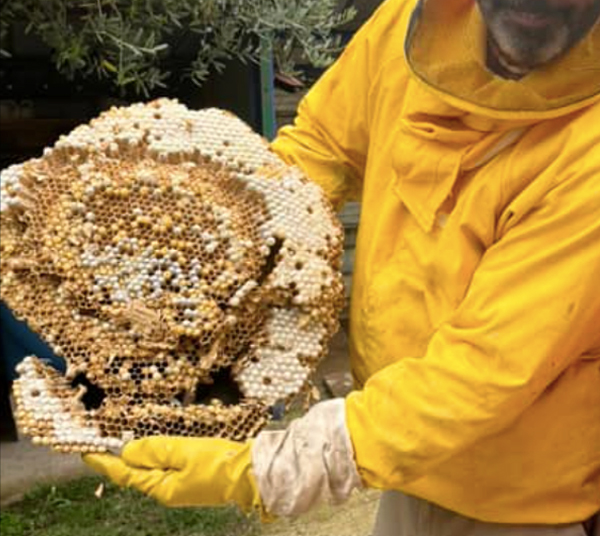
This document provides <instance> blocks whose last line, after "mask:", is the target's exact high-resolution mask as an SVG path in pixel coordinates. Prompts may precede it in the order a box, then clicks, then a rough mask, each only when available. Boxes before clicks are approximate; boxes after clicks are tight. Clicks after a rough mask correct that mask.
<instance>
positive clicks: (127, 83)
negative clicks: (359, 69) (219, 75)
mask: <svg viewBox="0 0 600 536" xmlns="http://www.w3.org/2000/svg"><path fill="white" fill-rule="evenodd" d="M337 4H338V1H337V0H252V1H249V0H44V1H43V2H40V1H39V0H7V1H6V2H3V3H2V5H1V7H0V21H1V22H0V38H1V41H2V46H1V47H0V53H1V54H2V55H3V56H8V55H10V50H9V47H7V45H6V43H7V41H8V36H9V35H10V30H11V28H12V27H14V25H15V24H16V23H25V24H26V30H27V31H28V32H33V33H35V34H37V35H38V36H39V37H40V38H41V39H42V40H43V42H44V43H46V45H48V46H49V47H50V49H51V50H52V55H53V60H54V62H55V63H56V66H57V67H58V69H59V70H60V71H61V72H62V73H64V74H65V75H67V76H69V77H73V76H74V75H75V74H82V75H84V76H90V75H96V76H98V77H100V78H107V79H110V80H111V81H112V83H114V84H115V85H116V86H117V87H118V88H119V89H121V90H129V89H133V91H134V92H135V93H137V94H144V95H147V94H148V93H149V91H151V90H152V89H155V88H157V87H161V86H163V85H164V82H165V80H166V78H167V77H168V76H169V74H170V69H169V66H170V64H172V62H173V61H174V60H178V59H180V58H181V57H182V54H183V57H185V61H186V65H187V67H186V69H185V73H186V75H187V76H189V77H191V79H192V80H193V81H194V82H195V83H196V84H199V85H200V84H202V82H204V80H206V78H207V77H208V75H209V73H210V72H211V71H212V70H213V69H214V70H216V71H221V70H222V69H223V68H224V66H225V63H226V62H227V61H228V60H230V59H233V58H238V59H240V60H242V61H258V60H259V58H260V52H261V46H264V44H265V43H267V44H268V46H269V47H270V48H271V49H272V51H273V57H274V59H275V63H276V67H277V69H279V70H280V71H282V72H284V73H286V74H295V72H294V69H295V67H294V66H295V63H296V61H295V60H296V59H301V60H304V61H308V62H309V63H311V64H313V65H315V66H318V67H321V66H326V65H327V64H328V63H330V62H331V61H332V60H333V58H334V56H335V54H336V53H337V51H339V47H340V42H339V38H337V37H336V36H334V35H333V30H334V29H335V28H336V27H338V26H339V25H342V24H344V23H346V22H347V21H349V20H350V19H351V18H352V17H353V16H354V10H352V9H350V10H344V11H338V10H337ZM190 51H191V54H190Z"/></svg>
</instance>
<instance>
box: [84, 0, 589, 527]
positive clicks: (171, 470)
mask: <svg viewBox="0 0 600 536" xmlns="http://www.w3.org/2000/svg"><path fill="white" fill-rule="evenodd" d="M599 19H600V0H477V1H475V0H423V1H419V2H417V1H416V0H388V1H387V2H385V3H383V5H382V6H381V7H380V8H379V9H378V11H377V12H376V13H375V15H374V16H373V17H372V18H371V19H370V20H369V21H368V22H367V23H366V24H365V25H364V26H363V28H362V29H361V30H360V31H359V32H358V33H357V35H356V36H355V37H354V39H353V40H352V42H351V43H350V44H349V45H348V47H347V48H346V50H345V52H344V54H343V55H342V56H341V58H340V59H339V60H338V61H337V63H335V64H334V65H333V67H331V68H330V69H329V70H328V71H327V72H326V73H325V75H324V76H323V77H322V78H321V79H320V80H319V82H318V83H317V84H316V85H315V86H314V87H313V89H312V90H311V91H310V93H309V94H308V95H307V96H306V98H304V100H303V101H302V102H301V104H300V107H299V111H298V116H297V118H296V121H295V124H294V125H293V126H290V127H286V128H283V129H282V130H281V132H280V133H279V136H278V137H277V139H276V140H275V141H274V143H273V150H274V151H275V152H277V154H279V155H280V156H281V157H282V158H283V159H284V160H285V161H287V162H288V163H290V164H297V165H298V166H300V167H301V168H302V169H303V170H304V171H305V172H306V173H307V175H308V176H309V177H311V178H312V179H313V180H314V181H316V182H318V183H319V184H321V185H322V187H323V188H324V190H325V191H326V193H327V195H328V196H329V198H330V199H331V201H332V202H333V203H334V204H335V205H336V206H338V207H341V206H342V204H343V203H344V201H346V200H348V199H359V200H360V201H361V204H362V214H361V221H360V228H359V233H358V241H357V246H356V262H355V268H354V280H353V281H354V282H353V289H352V305H351V329H350V336H351V343H350V346H351V351H350V353H351V356H350V357H351V363H352V371H353V374H354V378H355V381H356V390H355V391H353V392H352V393H351V394H350V395H349V396H348V397H347V398H346V399H345V400H342V399H335V400H329V401H325V402H322V403H319V404H317V405H315V406H314V407H313V408H312V409H311V410H310V411H309V412H308V413H307V414H306V415H305V416H304V417H302V418H300V419H298V420H296V421H294V422H293V423H292V424H291V425H290V426H289V428H288V429H287V430H284V431H270V432H262V433H260V434H259V435H258V437H256V438H255V439H254V440H252V441H249V442H247V443H236V442H232V441H227V440H222V439H206V438H198V439H197V438H165V437H153V438H147V439H141V440H137V441H133V442H131V443H130V444H128V445H127V447H126V448H125V449H124V452H123V453H122V456H121V457H115V456H111V455H89V456H87V457H86V461H87V463H89V464H90V465H91V466H92V467H93V468H95V469H96V470H98V471H99V472H101V473H103V474H105V475H108V476H109V477H110V478H111V479H113V480H114V481H115V482H116V483H118V484H119V485H122V486H132V487H135V488H138V489H140V490H141V491H142V492H144V493H146V494H148V495H150V496H152V497H154V498H156V499H157V500H158V501H160V502H162V503H164V504H167V505H173V506H178V505H218V504H222V503H229V502H235V503H238V504H239V505H240V506H241V507H243V508H244V509H246V510H249V509H252V508H257V509H259V510H260V511H261V512H262V514H263V516H264V517H265V518H268V517H270V516H291V515H296V514H300V513H302V512H304V511H306V510H308V509H309V508H311V507H312V506H313V505H314V504H316V503H317V502H318V501H319V500H321V499H330V500H333V501H334V502H341V501H344V500H345V499H347V498H348V497H349V496H350V494H351V493H352V491H353V490H354V489H356V488H361V487H366V488H378V489H382V490H385V492H384V493H383V496H382V500H381V505H380V509H379V513H378V516H377V521H376V526H375V529H374V534H375V535H376V536H478V535H494V536H504V535H507V536H508V535H515V536H518V535H523V536H529V535H531V536H534V535H535V536H546V535H554V536H584V535H585V534H594V535H596V536H597V535H598V534H599V533H600V526H599V525H598V515H597V513H598V511H599V510H600V23H599V22H598V21H599ZM594 523H596V525H595V527H594ZM586 531H587V532H586Z"/></svg>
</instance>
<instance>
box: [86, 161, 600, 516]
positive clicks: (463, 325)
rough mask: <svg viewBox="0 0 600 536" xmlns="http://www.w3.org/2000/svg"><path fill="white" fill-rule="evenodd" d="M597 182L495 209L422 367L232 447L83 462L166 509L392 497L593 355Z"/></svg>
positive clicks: (568, 184)
mask: <svg viewBox="0 0 600 536" xmlns="http://www.w3.org/2000/svg"><path fill="white" fill-rule="evenodd" d="M599 173H600V169H596V170H595V171H594V172H593V173H592V172H587V173H586V172H580V173H578V175H577V176H576V177H570V178H569V180H565V181H563V182H562V183H560V184H558V185H557V186H556V187H555V188H554V189H553V190H552V191H551V192H549V193H548V194H547V195H546V197H545V198H544V200H543V202H542V203H541V204H539V206H538V207H537V208H536V209H535V210H533V211H529V212H527V213H521V212H520V211H519V208H518V206H515V207H514V211H507V212H506V214H507V215H506V216H505V217H504V218H505V220H506V221H501V223H500V225H501V226H504V228H505V232H504V234H503V236H502V237H501V238H499V239H498V240H497V242H496V243H495V244H494V245H493V246H492V247H490V248H489V249H488V250H487V252H486V253H485V254H484V256H483V258H482V261H481V264H480V266H479V267H478V269H477V270H476V273H475V275H474V277H473V280H472V283H471V285H470V288H469V290H468V292H467V295H466V296H465V298H464V300H463V302H462V303H461V304H460V306H459V307H458V308H457V310H456V312H455V314H454V315H452V317H451V318H449V319H448V320H447V321H446V322H445V323H444V324H443V325H441V326H440V327H439V329H438V330H437V332H436V333H435V334H434V336H433V337H432V339H431V342H430V344H429V346H428V350H427V353H426V355H424V356H421V357H419V356H416V357H415V358H404V359H401V360H400V361H398V362H397V363H395V364H393V365H390V366H388V367H386V368H384V369H383V370H381V371H380V372H378V373H377V374H375V375H374V376H373V377H372V378H371V379H370V380H369V381H368V382H367V383H366V385H365V387H364V389H363V390H361V391H355V392H353V393H351V394H350V395H349V396H348V398H347V399H346V400H345V401H344V400H342V399H334V400H330V401H325V402H321V403H319V404H316V405H315V406H314V407H313V408H312V409H311V411H310V412H309V413H308V414H306V415H305V416H303V417H301V418H299V419H296V420H295V421H293V422H292V424H291V425H290V426H289V427H288V428H287V429H286V430H281V431H265V432H261V433H260V434H259V435H258V436H257V438H256V439H254V440H252V441H251V442H249V443H246V444H239V443H235V442H229V441H225V440H215V439H194V438H161V437H156V438H148V439H144V440H141V441H134V442H132V443H131V444H130V445H128V446H127V447H126V449H125V452H124V460H121V459H119V458H114V457H110V456H107V455H93V456H88V457H87V461H88V463H90V464H91V465H92V466H93V467H94V468H95V469H97V470H98V471H100V472H102V473H104V474H106V475H108V476H110V477H111V478H112V479H113V480H115V481H117V482H118V483H120V484H121V485H128V486H134V487H137V488H138V489H141V490H142V491H144V492H145V493H148V494H150V495H152V496H154V497H155V498H157V499H158V500H160V501H162V502H164V503H166V504H171V505H178V504H222V503H224V502H231V501H234V502H237V503H238V504H241V505H242V506H243V507H245V508H251V507H252V506H253V505H254V506H255V507H257V508H260V509H261V511H262V512H263V514H264V513H265V512H268V513H270V514H274V515H297V514H300V513H302V512H304V511H306V510H308V509H309V508H311V507H312V506H313V505H314V504H316V503H317V502H319V501H320V500H322V499H332V500H334V501H336V502H339V501H343V500H345V499H346V498H348V496H349V495H350V493H351V492H352V490H353V489H355V488H358V487H361V485H366V486H367V487H376V488H383V489H402V488H403V486H405V485H406V484H408V483H410V482H411V481H412V480H414V479H417V478H419V477H420V476H422V475H425V474H426V473H427V472H428V471H429V470H431V468H432V467H434V466H435V465H436V464H439V463H441V462H443V461H444V460H446V459H448V458H449V457H451V456H453V455H455V454H457V453H459V452H460V451H462V450H464V449H466V448H468V446H469V445H470V444H472V443H474V442H475V441H477V440H478V439H482V438H484V437H486V436H490V435H492V434H494V433H495V432H498V431H500V430H502V429H503V428H506V427H507V426H510V424H511V422H513V421H514V420H515V419H517V418H518V417H519V415H520V414H521V413H523V412H524V411H525V410H526V409H527V407H528V406H530V405H531V404H532V403H534V402H535V400H536V398H537V397H539V396H540V395H541V394H542V393H543V392H544V391H545V390H546V389H547V388H548V386H549V385H550V384H551V383H552V382H553V381H554V380H555V379H556V378H557V377H558V376H559V375H560V374H561V373H562V372H563V371H564V370H565V369H566V368H567V367H569V366H570V365H571V364H573V363H574V362H575V361H576V360H577V359H579V357H580V356H581V355H583V354H585V353H586V352H592V351H594V349H596V351H597V349H598V348H600V330H599V329H598V326H599V325H600V324H599V321H600V293H598V277H599V276H600V247H599V245H600V218H599V217H598V213H599V212H598V211H599V209H600V183H599V181H598V180H597V177H598V176H599ZM594 174H595V175H594ZM511 212H512V214H511ZM449 254H451V252H449ZM390 344H393V341H390ZM208 460H210V462H211V463H210V464H208V465H207V461H208Z"/></svg>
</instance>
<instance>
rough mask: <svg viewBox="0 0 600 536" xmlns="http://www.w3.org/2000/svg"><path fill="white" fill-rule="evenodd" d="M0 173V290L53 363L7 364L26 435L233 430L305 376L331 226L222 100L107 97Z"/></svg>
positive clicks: (337, 246) (333, 302) (320, 322)
mask: <svg viewBox="0 0 600 536" xmlns="http://www.w3.org/2000/svg"><path fill="white" fill-rule="evenodd" d="M0 185H1V193H2V197H1V207H0V223H1V246H0V247H1V255H0V275H1V282H0V296H1V298H2V300H4V301H5V302H6V303H7V305H8V306H9V307H10V308H11V309H12V311H13V312H14V313H15V315H16V316H17V317H18V318H20V319H22V320H24V321H26V322H27V324H28V325H29V326H30V328H31V329H32V330H33V331H35V332H37V333H38V334H39V335H40V336H41V337H42V338H43V339H44V340H45V341H46V342H47V343H48V344H49V345H50V347H51V348H52V349H53V351H54V352H55V353H56V354H57V355H59V356H61V357H62V358H63V359H64V361H65V363H66V365H67V366H66V373H65V374H61V373H60V372H58V371H57V370H56V369H54V368H52V367H50V366H49V365H48V364H46V363H45V362H44V361H43V360H41V359H39V358H37V357H35V356H29V357H27V358H25V359H24V360H23V361H22V362H21V363H20V364H19V366H18V368H17V372H18V375H19V376H18V378H17V380H15V383H14V397H15V402H16V411H15V413H16V417H17V420H18V423H19V427H20V429H21V430H22V432H23V433H25V434H27V435H29V436H31V437H32V438H33V441H34V442H35V443H36V444H43V445H49V446H51V447H52V448H53V449H55V450H57V451H63V452H104V451H107V450H118V449H120V448H121V447H122V446H123V444H124V443H125V442H126V441H129V440H131V439H133V438H139V437H144V436H149V435H159V434H160V435H184V436H213V437H225V438H230V439H235V440H242V439H245V438H248V437H251V436H253V435H255V434H256V433H257V432H258V431H259V430H260V429H261V428H262V427H263V426H264V425H265V424H266V423H267V421H268V420H269V416H270V410H271V408H272V407H273V406H274V405H275V404H278V403H284V404H289V402H290V401H291V400H292V399H293V398H294V397H295V396H296V395H298V394H300V393H303V392H305V391H306V390H307V389H308V386H309V383H310V377H311V374H312V373H313V372H314V370H315V368H316V366H317V364H318V363H319V360H320V359H321V358H322V357H323V356H324V355H325V353H326V350H327V345H328V341H329V339H330V337H331V336H332V335H333V333H334V332H335V331H336V330H337V327H338V314H339V310H340V308H341V306H342V304H343V288H342V278H341V274H340V262H341V253H342V242H343V236H342V228H341V226H340V224H339V223H338V222H337V220H336V218H335V215H334V213H333V210H332V208H331V207H330V205H329V203H328V201H327V200H326V199H325V198H324V196H323V194H322V192H321V190H320V188H319V187H318V186H317V185H315V184H314V183H311V182H310V181H309V180H308V179H307V178H306V177H305V176H304V175H303V174H302V173H301V172H300V171H299V170H298V169H297V168H294V167H290V166H287V165H286V164H285V163H284V162H283V161H281V160H280V159H279V158H278V157H277V156H276V155H275V154H274V153H272V152H271V151H270V150H269V147H268V144H267V142H266V141H265V140H264V139H263V138H261V137H260V136H259V135H257V134H255V133H254V132H253V131H252V130H251V128H250V127H249V126H247V125H246V124H245V123H244V122H243V121H241V120H240V119H239V118H237V117H236V116H234V115H232V114H230V113H228V112H225V111H222V110H218V109H203V110H195V111H192V110H189V109H187V108H186V107H185V106H183V105H182V104H180V103H178V102H177V101H175V100H169V99H159V100H156V101H153V102H150V103H138V104H134V105H132V106H128V107H121V108H111V109H110V110H109V111H107V112H104V113H103V114H101V115H100V116H99V117H97V118H96V119H93V120H92V121H91V122H90V123H89V124H85V125H81V126H79V127H77V128H76V129H74V130H73V131H72V132H71V133H70V134H68V135H66V136H63V137H61V138H60V139H59V140H58V141H57V142H56V144H55V145H54V146H53V147H52V148H47V149H45V150H44V153H43V156H41V157H40V158H37V159H32V160H29V161H27V162H25V163H23V164H18V165H13V166H11V167H8V168H7V169H5V170H3V171H2V173H1V174H0Z"/></svg>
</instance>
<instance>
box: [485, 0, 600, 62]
mask: <svg viewBox="0 0 600 536" xmlns="http://www.w3.org/2000/svg"><path fill="white" fill-rule="evenodd" d="M477 2H478V4H479V6H480V9H481V12H482V14H483V17H484V20H485V22H486V25H487V29H488V38H489V40H490V42H491V43H490V44H491V48H492V49H493V50H496V51H497V53H498V55H499V60H500V61H501V62H502V63H503V64H505V65H509V66H512V68H514V69H515V70H520V71H522V72H528V71H530V70H532V69H535V68H536V67H539V66H541V65H545V64H547V63H549V62H550V61H552V60H554V59H556V58H558V57H559V56H561V55H562V54H563V53H565V52H566V51H567V50H569V49H570V48H571V47H572V46H573V45H574V44H575V43H576V42H577V41H579V40H580V39H581V38H582V37H583V36H585V35H586V34H587V32H588V31H589V30H590V28H591V27H592V26H593V25H594V23H595V22H596V21H597V19H598V16H599V15H600V0H599V1H594V2H592V3H590V5H589V6H586V7H585V8H581V7H575V6H568V7H564V8H562V9H558V8H556V7H551V6H550V5H549V3H548V2H547V1H546V0H477ZM519 13H520V14H528V15H530V16H532V17H534V18H536V17H537V20H538V21H539V23H538V24H537V25H535V26H531V27H530V26H527V25H521V24H519V23H517V22H516V21H515V20H514V18H513V17H514V16H515V14H519Z"/></svg>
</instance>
